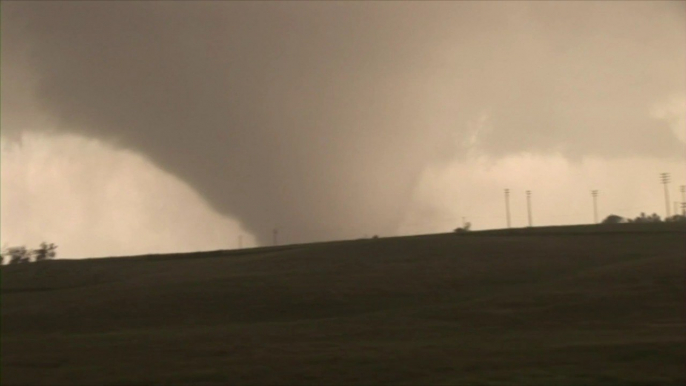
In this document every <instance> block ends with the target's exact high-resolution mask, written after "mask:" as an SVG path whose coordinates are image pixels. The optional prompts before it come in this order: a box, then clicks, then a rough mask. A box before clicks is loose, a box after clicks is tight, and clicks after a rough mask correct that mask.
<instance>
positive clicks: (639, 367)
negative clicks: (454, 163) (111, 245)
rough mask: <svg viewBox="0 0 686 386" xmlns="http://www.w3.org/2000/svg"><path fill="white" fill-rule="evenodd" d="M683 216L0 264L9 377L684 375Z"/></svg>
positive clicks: (363, 380)
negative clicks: (678, 220)
mask: <svg viewBox="0 0 686 386" xmlns="http://www.w3.org/2000/svg"><path fill="white" fill-rule="evenodd" d="M685 235H686V227H684V226H683V225H679V224H648V225H646V224H626V225H624V226H622V227H612V226H610V227H603V226H585V227H554V228H534V229H520V230H502V231H485V232H471V233H468V234H461V235H458V234H442V235H427V236H414V237H401V238H382V239H377V240H371V239H369V240H355V241H347V242H332V243H318V244H304V245H296V246H288V247H279V248H259V249H251V250H243V251H213V252H203V253H194V254H176V255H156V256H139V257H128V258H109V259H92V260H83V261H59V260H57V261H50V262H44V263H40V264H29V265H20V266H5V267H3V268H2V299H1V301H2V347H1V348H2V352H1V366H2V367H1V369H2V373H1V375H0V376H1V377H2V378H1V381H2V384H3V385H25V384H31V385H51V384H52V385H66V384H69V385H92V384H98V385H151V384H155V385H163V384H167V385H172V384H173V385H177V384H188V385H203V384H208V385H210V384H252V385H266V384H268V385H274V384H393V385H396V384H398V385H414V384H436V385H472V384H473V385H504V384H516V385H522V384H526V385H529V384H530V385H548V384H556V385H589V384H591V385H594V384H597V385H683V384H684V383H686V367H684V363H686V334H685V333H684V331H685V330H684V327H686V302H684V300H686V296H685V295H686V280H685V279H686V276H685V275H686V270H685V268H686V259H685V257H686V241H685V238H684V236H685Z"/></svg>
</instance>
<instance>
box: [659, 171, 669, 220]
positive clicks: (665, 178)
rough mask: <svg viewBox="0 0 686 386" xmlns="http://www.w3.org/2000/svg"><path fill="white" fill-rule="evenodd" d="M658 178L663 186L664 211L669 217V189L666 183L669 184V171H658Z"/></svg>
mask: <svg viewBox="0 0 686 386" xmlns="http://www.w3.org/2000/svg"><path fill="white" fill-rule="evenodd" d="M660 180H661V181H662V185H664V187H665V212H666V213H667V217H669V189H668V188H667V184H669V173H660ZM667 217H665V218H667Z"/></svg>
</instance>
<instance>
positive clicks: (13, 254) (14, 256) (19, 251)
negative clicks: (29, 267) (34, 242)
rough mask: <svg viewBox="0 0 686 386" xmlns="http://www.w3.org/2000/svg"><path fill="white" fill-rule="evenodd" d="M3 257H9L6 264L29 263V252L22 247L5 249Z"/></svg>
mask: <svg viewBox="0 0 686 386" xmlns="http://www.w3.org/2000/svg"><path fill="white" fill-rule="evenodd" d="M5 255H6V256H8V257H9V261H8V264H20V263H29V262H31V252H30V251H29V250H28V249H26V247H24V246H21V247H10V248H7V252H5Z"/></svg>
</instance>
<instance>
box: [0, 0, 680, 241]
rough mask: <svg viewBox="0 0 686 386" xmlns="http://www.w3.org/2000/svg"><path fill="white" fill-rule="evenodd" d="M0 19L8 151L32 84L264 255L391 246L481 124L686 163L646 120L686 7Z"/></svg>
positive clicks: (488, 138)
mask: <svg viewBox="0 0 686 386" xmlns="http://www.w3.org/2000/svg"><path fill="white" fill-rule="evenodd" d="M2 18H3V20H2V29H3V30H2V43H3V44H2V50H3V52H2V56H3V62H2V66H3V71H2V88H3V89H2V94H3V95H2V96H3V98H2V108H3V123H2V125H3V133H4V134H11V133H12V131H13V130H15V131H16V130H18V129H19V128H21V127H22V125H21V122H22V117H21V116H22V115H27V114H28V115H30V114H31V113H30V109H28V108H25V106H27V105H28V104H29V102H28V101H29V100H30V99H31V98H28V97H26V98H25V99H22V98H20V96H22V95H24V96H25V95H26V84H25V83H20V82H18V81H17V79H23V78H22V76H23V77H25V79H28V80H31V81H32V82H35V101H36V103H37V104H38V105H39V108H40V109H42V110H44V111H46V112H48V113H49V114H50V115H51V116H53V117H54V118H55V119H56V120H57V122H58V127H59V129H60V130H64V131H69V132H73V133H77V134H81V135H85V136H89V137H96V138H100V139H103V140H106V141H110V142H111V143H115V144H117V145H118V146H121V147H124V148H130V149H134V150H136V151H138V152H140V153H142V154H145V155H146V156H147V157H148V158H149V159H151V160H152V161H153V162H155V163H156V164H157V165H158V166H160V167H161V168H163V169H165V170H167V171H169V172H171V173H173V174H175V175H177V176H179V177H180V178H182V179H183V180H185V181H187V182H188V183H190V184H191V185H192V186H193V187H194V188H195V189H197V190H198V191H199V192H200V193H201V194H203V195H204V197H206V198H207V199H208V201H209V202H210V203H211V204H212V205H213V206H214V207H215V208H216V209H218V210H219V211H221V212H222V213H226V214H229V215H232V216H236V217H237V218H239V219H240V220H241V221H242V222H243V223H244V224H245V225H246V227H247V228H248V229H250V230H251V231H253V232H254V233H255V235H256V236H257V237H258V238H260V239H261V240H262V241H266V240H268V237H269V234H270V229H271V228H272V227H274V226H278V227H280V228H282V234H284V237H286V238H287V239H288V241H305V240H317V239H325V238H334V237H355V236H359V235H362V234H364V233H381V234H388V233H389V232H392V231H393V230H394V229H395V227H396V226H397V224H398V222H399V221H400V219H401V218H402V215H403V213H404V210H405V208H406V204H407V201H408V199H409V195H410V193H411V190H412V188H413V186H414V184H415V183H416V180H417V178H418V176H419V173H420V172H421V171H422V170H423V168H424V167H425V166H426V165H427V164H429V163H431V162H433V161H435V160H437V159H439V158H441V157H446V156H450V157H452V156H456V155H457V156H459V154H454V152H455V149H456V148H455V146H454V139H455V138H456V136H457V138H459V137H460V135H462V133H465V132H466V127H467V122H469V121H471V120H474V119H476V118H478V116H479V115H480V114H482V113H483V112H484V111H487V112H488V114H489V116H490V122H491V125H492V129H491V130H490V131H488V132H486V133H485V134H484V135H483V138H481V140H482V146H483V148H484V149H485V150H486V151H489V152H490V153H491V154H493V155H496V156H498V155H503V154H508V153H512V152H518V151H535V152H547V151H553V150H554V151H561V152H562V153H563V154H565V155H567V156H569V157H579V156H582V155H586V154H593V155H601V156H606V155H634V154H649V155H673V154H678V152H680V151H682V149H683V148H682V146H681V145H678V144H677V143H676V140H675V138H674V135H673V134H672V132H671V131H670V130H669V128H668V127H667V126H666V124H665V123H663V122H661V121H658V120H655V119H652V118H651V117H650V109H651V106H652V105H654V104H655V103H658V102H660V101H663V100H665V99H666V98H669V97H671V96H673V95H675V94H679V95H682V94H684V92H685V90H686V80H685V72H684V71H683V70H684V66H685V63H686V60H685V53H684V50H685V49H684V47H686V32H685V31H684V28H685V25H686V24H685V16H684V6H683V4H676V3H663V4H640V3H623V4H617V3H613V4H607V3H602V4H589V3H565V4H564V5H559V4H557V5H556V4H551V3H532V4H521V3H517V4H507V3H495V4H494V3H478V2H475V3H467V2H465V3H461V2H460V3H432V4H427V3H410V2H399V3H383V2H381V3H358V2H354V3H332V2H322V3H313V2H293V3H271V2H256V3H245V2H207V3H204V2H203V3H183V2H178V3H177V2H165V3H155V2H121V3H114V2H77V3H68V2H58V3H43V2H31V3H3V5H2ZM12 80H14V82H13V81H12ZM15 95H16V97H14V96H15ZM13 97H14V99H13ZM22 101H25V102H22ZM22 109H23V111H22ZM7 114H8V115H7Z"/></svg>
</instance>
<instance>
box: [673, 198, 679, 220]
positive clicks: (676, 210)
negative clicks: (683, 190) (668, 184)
mask: <svg viewBox="0 0 686 386" xmlns="http://www.w3.org/2000/svg"><path fill="white" fill-rule="evenodd" d="M678 214H679V201H674V215H675V216H676V215H678Z"/></svg>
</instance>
